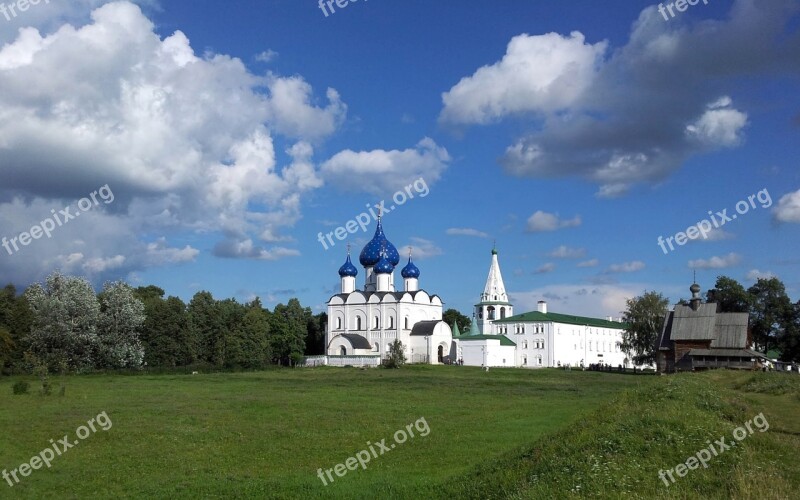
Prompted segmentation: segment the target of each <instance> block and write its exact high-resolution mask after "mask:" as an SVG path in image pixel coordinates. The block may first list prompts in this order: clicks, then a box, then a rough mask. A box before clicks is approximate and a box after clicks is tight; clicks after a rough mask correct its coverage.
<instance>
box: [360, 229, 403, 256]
mask: <svg viewBox="0 0 800 500" xmlns="http://www.w3.org/2000/svg"><path fill="white" fill-rule="evenodd" d="M384 251H385V252H386V258H387V259H388V260H389V263H390V264H391V265H392V267H394V266H396V265H397V264H399V263H400V254H399V253H397V248H395V246H394V245H392V243H391V242H390V241H389V240H388V239H386V235H385V234H384V233H383V224H382V223H381V220H380V219H378V227H377V228H375V236H373V237H372V240H370V242H369V243H367V244H366V246H364V249H363V250H361V255H360V257H359V261H360V262H361V265H362V266H364V267H370V266H374V265H375V264H377V263H378V261H380V260H381V252H384Z"/></svg>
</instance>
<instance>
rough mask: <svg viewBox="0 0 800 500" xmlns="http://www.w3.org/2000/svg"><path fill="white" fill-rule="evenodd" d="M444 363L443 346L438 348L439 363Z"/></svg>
mask: <svg viewBox="0 0 800 500" xmlns="http://www.w3.org/2000/svg"><path fill="white" fill-rule="evenodd" d="M442 362H444V346H439V363H442Z"/></svg>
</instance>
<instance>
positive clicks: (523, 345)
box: [522, 340, 528, 349]
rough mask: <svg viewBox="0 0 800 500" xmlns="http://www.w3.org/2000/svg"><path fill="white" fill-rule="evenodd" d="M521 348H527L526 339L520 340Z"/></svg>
mask: <svg viewBox="0 0 800 500" xmlns="http://www.w3.org/2000/svg"><path fill="white" fill-rule="evenodd" d="M522 348H523V349H527V348H528V341H527V340H523V341H522Z"/></svg>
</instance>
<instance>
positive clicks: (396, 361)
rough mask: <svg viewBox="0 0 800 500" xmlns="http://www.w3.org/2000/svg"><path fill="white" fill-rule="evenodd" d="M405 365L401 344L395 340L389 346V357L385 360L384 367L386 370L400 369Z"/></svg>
mask: <svg viewBox="0 0 800 500" xmlns="http://www.w3.org/2000/svg"><path fill="white" fill-rule="evenodd" d="M405 363H406V355H405V350H404V349H403V343H402V342H400V341H399V340H395V341H394V342H392V343H391V344H389V357H388V358H386V363H385V365H384V366H386V368H400V367H401V366H403V365H404V364H405Z"/></svg>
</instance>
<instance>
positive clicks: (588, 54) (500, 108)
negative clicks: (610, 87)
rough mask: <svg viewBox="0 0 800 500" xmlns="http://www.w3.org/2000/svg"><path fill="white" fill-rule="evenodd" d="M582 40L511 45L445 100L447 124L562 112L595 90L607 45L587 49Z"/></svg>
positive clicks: (523, 38) (542, 38) (554, 36)
mask: <svg viewBox="0 0 800 500" xmlns="http://www.w3.org/2000/svg"><path fill="white" fill-rule="evenodd" d="M584 41H585V38H584V36H583V34H581V33H579V32H577V31H575V32H572V33H571V34H570V36H568V37H566V36H561V35H559V34H558V33H548V34H546V35H539V36H529V35H519V36H516V37H514V38H512V39H511V41H510V42H509V44H508V49H507V50H506V54H505V56H504V57H503V59H502V60H501V61H499V62H497V63H495V64H493V65H491V66H484V67H482V68H480V69H479V70H478V71H476V72H475V74H474V75H472V76H469V77H465V78H463V79H462V80H461V81H460V82H459V83H458V84H457V85H455V86H454V87H453V88H452V89H450V91H448V92H445V93H444V94H442V101H443V102H444V109H443V110H442V114H441V116H440V120H441V121H442V122H449V123H465V124H469V123H490V122H492V121H495V120H497V119H499V118H503V117H505V116H508V115H513V114H516V113H523V112H539V111H557V110H559V109H563V108H567V107H569V106H571V105H573V104H574V103H575V101H576V100H577V99H578V98H580V97H581V95H582V94H583V93H584V92H585V91H586V89H587V88H589V87H590V85H591V83H592V80H593V79H594V77H595V74H596V71H597V67H598V63H599V61H600V60H601V59H602V57H603V54H604V52H605V50H606V45H607V44H606V43H605V42H600V43H597V44H595V45H591V44H586V43H584Z"/></svg>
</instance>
